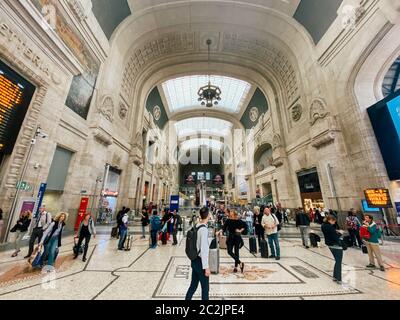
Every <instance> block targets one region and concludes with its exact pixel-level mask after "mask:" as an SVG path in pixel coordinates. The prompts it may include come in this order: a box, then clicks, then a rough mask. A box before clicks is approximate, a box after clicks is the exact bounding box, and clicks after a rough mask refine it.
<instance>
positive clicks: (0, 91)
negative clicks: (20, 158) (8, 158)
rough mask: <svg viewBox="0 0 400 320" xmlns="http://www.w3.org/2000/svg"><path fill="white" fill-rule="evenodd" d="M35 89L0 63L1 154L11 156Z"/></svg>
mask: <svg viewBox="0 0 400 320" xmlns="http://www.w3.org/2000/svg"><path fill="white" fill-rule="evenodd" d="M34 91H35V87H34V86H33V85H32V84H30V83H29V82H27V81H26V80H25V79H23V78H22V77H20V76H19V75H18V74H17V73H15V72H14V71H13V70H12V69H10V68H9V67H8V66H7V65H6V64H4V63H3V62H2V61H0V154H2V155H4V154H11V153H12V151H13V149H14V145H15V141H16V140H17V137H18V134H19V131H20V129H21V125H22V122H23V121H24V118H25V115H26V112H27V110H28V107H29V104H30V102H31V99H32V96H33V93H34Z"/></svg>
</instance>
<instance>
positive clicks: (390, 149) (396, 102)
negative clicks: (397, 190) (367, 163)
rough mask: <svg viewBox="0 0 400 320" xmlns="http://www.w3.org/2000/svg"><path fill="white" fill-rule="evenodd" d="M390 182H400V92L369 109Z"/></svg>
mask: <svg viewBox="0 0 400 320" xmlns="http://www.w3.org/2000/svg"><path fill="white" fill-rule="evenodd" d="M368 115H369V118H370V119H371V124H372V127H373V128H374V132H375V136H376V140H377V141H378V144H379V148H380V150H381V154H382V157H383V160H384V162H385V166H386V170H387V172H388V176H389V180H391V181H395V180H400V90H399V91H397V92H396V93H394V94H392V95H390V96H388V97H387V98H385V99H384V100H382V101H379V102H378V103H377V104H375V105H373V106H372V107H370V108H368Z"/></svg>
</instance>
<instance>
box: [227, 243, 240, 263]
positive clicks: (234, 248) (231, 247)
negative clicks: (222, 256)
mask: <svg viewBox="0 0 400 320" xmlns="http://www.w3.org/2000/svg"><path fill="white" fill-rule="evenodd" d="M241 243H242V239H241V238H240V237H237V236H234V237H229V238H228V239H227V241H226V246H227V249H228V254H229V255H230V256H231V257H232V258H233V259H234V260H235V268H237V267H238V266H239V265H240V264H241V261H240V255H239V252H240V244H241Z"/></svg>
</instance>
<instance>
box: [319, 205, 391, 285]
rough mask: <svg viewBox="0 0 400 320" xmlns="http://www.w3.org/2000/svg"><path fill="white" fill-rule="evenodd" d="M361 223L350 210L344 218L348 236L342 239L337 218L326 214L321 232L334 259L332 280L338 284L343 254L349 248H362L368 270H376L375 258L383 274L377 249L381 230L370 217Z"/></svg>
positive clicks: (383, 269)
mask: <svg viewBox="0 0 400 320" xmlns="http://www.w3.org/2000/svg"><path fill="white" fill-rule="evenodd" d="M362 221H363V222H362V223H361V222H360V220H359V219H358V217H357V216H356V211H355V210H354V209H351V210H350V211H349V212H348V216H347V218H346V228H347V231H348V234H349V235H348V236H345V237H344V233H345V232H344V230H340V229H339V227H338V217H337V215H335V214H333V213H332V212H331V213H330V214H328V215H327V216H326V217H325V219H324V222H323V224H322V227H321V229H322V232H323V234H324V237H325V244H326V245H327V246H328V247H329V250H330V251H331V253H332V255H333V257H334V259H335V267H334V271H333V280H334V281H335V282H337V283H339V284H341V283H342V261H343V252H344V251H345V250H347V248H348V247H349V246H350V247H351V246H357V247H359V248H363V247H364V250H363V251H364V253H368V258H369V264H368V265H367V268H368V269H376V268H377V267H376V264H375V257H376V259H377V262H378V264H379V270H380V271H382V272H384V271H385V267H384V263H383V259H382V255H381V251H380V247H379V239H380V238H381V236H382V234H381V230H380V229H379V227H378V225H377V224H376V223H375V222H374V218H373V216H372V215H368V214H367V215H364V216H363V219H362ZM346 239H347V241H346Z"/></svg>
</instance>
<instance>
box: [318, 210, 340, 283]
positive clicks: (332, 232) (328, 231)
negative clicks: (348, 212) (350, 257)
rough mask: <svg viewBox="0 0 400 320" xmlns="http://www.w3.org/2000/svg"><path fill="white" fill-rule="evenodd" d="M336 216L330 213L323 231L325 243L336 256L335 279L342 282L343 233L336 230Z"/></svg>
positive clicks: (323, 225)
mask: <svg viewBox="0 0 400 320" xmlns="http://www.w3.org/2000/svg"><path fill="white" fill-rule="evenodd" d="M336 223H337V220H336V217H335V216H333V215H329V216H328V217H327V218H326V219H325V221H324V223H323V224H322V227H321V229H322V232H323V234H324V237H325V244H326V245H327V246H328V247H329V250H331V252H332V255H333V257H334V258H335V268H334V270H333V281H335V282H337V283H339V284H341V283H342V260H343V247H342V246H341V243H340V242H341V236H342V234H341V233H340V232H338V231H337V230H336Z"/></svg>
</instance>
